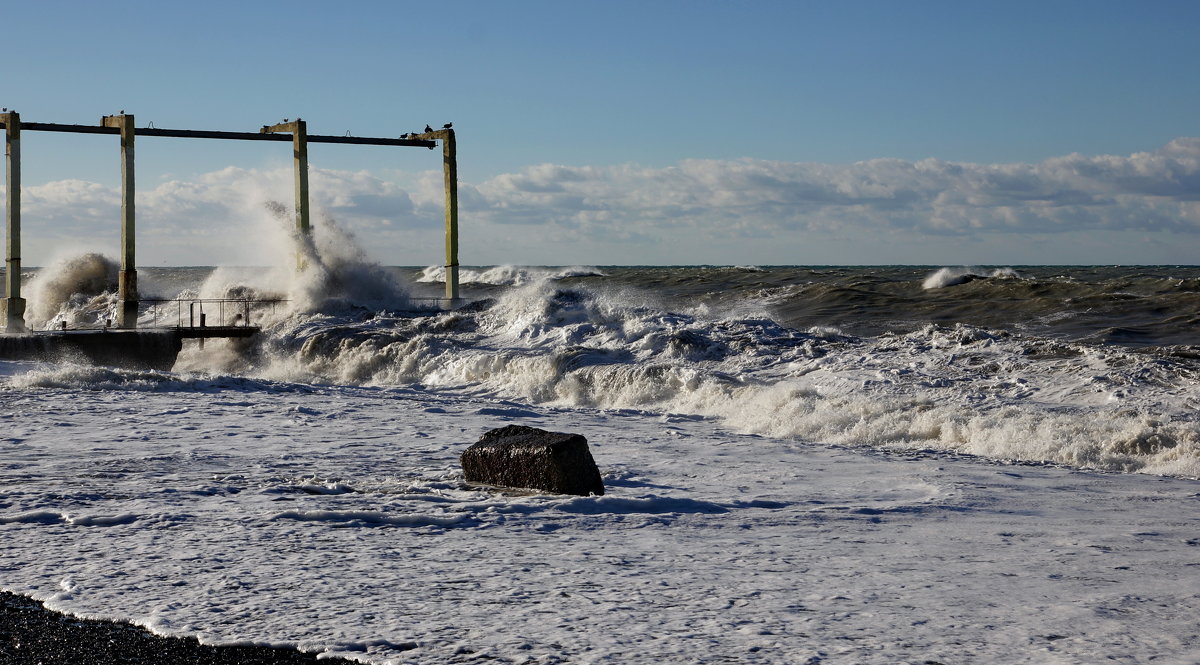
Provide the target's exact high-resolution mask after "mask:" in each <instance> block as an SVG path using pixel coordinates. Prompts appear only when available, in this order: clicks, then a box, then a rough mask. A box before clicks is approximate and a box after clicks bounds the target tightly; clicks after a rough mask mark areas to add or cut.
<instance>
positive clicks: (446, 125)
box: [442, 122, 454, 129]
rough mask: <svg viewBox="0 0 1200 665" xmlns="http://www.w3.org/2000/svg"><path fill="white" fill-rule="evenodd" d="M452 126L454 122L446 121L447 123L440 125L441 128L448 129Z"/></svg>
mask: <svg viewBox="0 0 1200 665" xmlns="http://www.w3.org/2000/svg"><path fill="white" fill-rule="evenodd" d="M453 126H454V123H452V122H448V123H446V124H444V125H442V129H450V128H451V127H453Z"/></svg>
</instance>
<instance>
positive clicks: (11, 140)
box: [0, 111, 25, 333]
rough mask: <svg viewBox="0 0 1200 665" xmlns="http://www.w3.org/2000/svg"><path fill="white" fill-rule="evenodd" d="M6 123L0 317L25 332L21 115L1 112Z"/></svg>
mask: <svg viewBox="0 0 1200 665" xmlns="http://www.w3.org/2000/svg"><path fill="white" fill-rule="evenodd" d="M0 122H3V123H4V127H5V131H4V156H5V165H6V167H7V179H6V180H5V190H4V191H5V192H6V194H7V198H8V200H7V201H6V206H5V210H6V214H5V221H6V224H5V243H4V299H3V300H0V319H3V321H4V331H5V332H10V333H16V332H25V299H24V298H22V297H21V116H20V115H19V114H18V113H17V112H16V111H13V112H11V113H0Z"/></svg>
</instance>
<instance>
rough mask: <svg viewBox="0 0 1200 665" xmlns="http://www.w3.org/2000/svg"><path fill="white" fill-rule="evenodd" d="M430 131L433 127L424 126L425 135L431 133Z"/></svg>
mask: <svg viewBox="0 0 1200 665" xmlns="http://www.w3.org/2000/svg"><path fill="white" fill-rule="evenodd" d="M432 131H433V127H430V126H429V125H425V133H426V134H428V133H429V132H432Z"/></svg>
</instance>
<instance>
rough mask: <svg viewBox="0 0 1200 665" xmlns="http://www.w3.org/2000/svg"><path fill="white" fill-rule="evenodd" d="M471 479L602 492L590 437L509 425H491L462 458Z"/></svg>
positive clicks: (555, 490) (551, 489) (558, 491)
mask: <svg viewBox="0 0 1200 665" xmlns="http://www.w3.org/2000/svg"><path fill="white" fill-rule="evenodd" d="M459 459H460V461H461V462H462V468H463V475H464V477H465V478H466V480H467V482H470V483H482V484H485V485H499V486H502V487H519V488H525V489H537V490H543V491H546V492H553V493H555V494H577V495H580V496H587V495H589V494H597V495H599V494H604V481H603V480H602V479H601V478H600V470H599V469H598V468H596V462H595V460H593V459H592V453H591V450H589V449H588V444H587V439H586V438H584V437H583V436H582V435H579V434H567V433H564V432H547V431H546V430H543V429H538V428H536V427H526V426H524V425H509V426H507V427H501V428H498V429H494V430H491V431H489V432H487V433H485V434H484V435H483V437H482V438H481V439H479V441H477V442H476V443H474V444H472V445H471V447H469V448H467V449H466V450H464V451H463V453H462V455H461V457H460V458H459Z"/></svg>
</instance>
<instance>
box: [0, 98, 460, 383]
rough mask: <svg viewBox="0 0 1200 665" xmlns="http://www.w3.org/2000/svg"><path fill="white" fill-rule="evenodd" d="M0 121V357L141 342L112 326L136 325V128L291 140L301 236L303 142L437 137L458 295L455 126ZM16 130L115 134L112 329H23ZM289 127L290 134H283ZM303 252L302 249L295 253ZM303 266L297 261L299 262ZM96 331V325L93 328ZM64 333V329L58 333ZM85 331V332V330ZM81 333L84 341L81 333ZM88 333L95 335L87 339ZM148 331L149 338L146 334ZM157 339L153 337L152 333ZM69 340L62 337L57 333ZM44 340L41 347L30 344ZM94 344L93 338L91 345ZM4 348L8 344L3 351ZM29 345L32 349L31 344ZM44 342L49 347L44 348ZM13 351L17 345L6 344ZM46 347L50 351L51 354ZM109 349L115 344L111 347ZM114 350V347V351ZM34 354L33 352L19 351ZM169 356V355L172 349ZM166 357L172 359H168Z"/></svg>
mask: <svg viewBox="0 0 1200 665" xmlns="http://www.w3.org/2000/svg"><path fill="white" fill-rule="evenodd" d="M0 127H3V128H4V130H5V158H6V159H5V166H6V182H5V184H6V188H5V191H6V193H7V200H6V207H5V220H6V226H5V279H4V297H3V298H2V299H0V325H3V328H2V329H0V332H3V333H5V334H3V335H0V337H2V338H3V340H4V341H3V344H2V345H0V358H8V357H10V356H6V355H4V354H5V353H8V352H9V351H12V350H13V349H18V350H19V349H25V351H20V353H26V352H28V353H35V355H36V354H41V353H43V351H45V352H46V353H51V352H53V353H57V352H58V351H56V349H57V350H63V349H65V350H68V351H69V350H70V349H83V351H80V353H83V354H84V355H85V356H88V357H93V358H107V357H109V355H106V354H109V351H101V350H93V351H88V349H109V350H111V349H113V348H118V347H119V348H125V346H128V347H129V348H134V347H139V344H140V342H138V343H132V342H127V341H126V340H141V339H143V338H141V337H128V338H121V337H117V336H116V333H117V332H123V331H129V332H133V331H134V329H135V328H137V320H138V311H139V306H140V305H141V304H142V301H141V297H140V294H139V293H138V280H137V256H136V239H137V233H136V217H137V215H136V208H135V191H136V188H135V184H136V183H135V180H136V179H135V171H134V168H135V160H134V142H135V137H136V136H137V135H139V134H140V135H142V136H160V137H175V138H202V139H235V140H257V141H291V143H292V156H293V167H294V172H295V197H296V228H297V232H298V233H299V234H300V235H301V237H305V238H306V237H308V236H309V235H310V234H311V232H312V224H311V220H310V209H309V186H308V144H309V143H342V144H350V145H386V146H406V147H421V148H429V149H430V150H432V149H434V148H436V147H437V142H438V141H441V142H442V169H443V179H444V185H445V192H446V220H445V224H446V247H445V249H446V264H445V265H446V294H445V298H446V303H445V304H447V305H449V306H454V305H455V304H456V301H458V300H459V274H458V161H457V159H458V158H457V145H456V143H455V136H454V130H453V129H451V128H450V126H449V125H446V126H445V127H444V128H443V129H440V130H436V131H433V130H431V131H427V132H425V133H424V134H404V135H403V136H402V137H400V138H376V137H361V136H349V135H347V136H323V135H309V134H308V126H307V124H306V123H305V122H304V121H303V120H301V119H299V118H297V119H296V120H295V121H287V120H285V121H284V122H283V123H278V124H275V125H264V126H262V128H261V129H260V130H259V131H257V132H227V131H207V130H187V129H157V128H154V127H145V128H140V129H139V128H137V127H135V126H134V116H133V115H132V114H125V112H124V111H122V112H121V113H120V114H117V115H110V116H103V117H102V118H101V121H100V124H99V125H73V124H58V123H45V122H22V121H21V118H20V115H19V114H18V113H17V112H16V111H12V112H4V113H0ZM23 131H43V132H70V133H79V134H106V135H114V134H116V135H119V136H120V139H121V272H120V277H119V282H118V291H119V293H118V300H119V306H118V308H117V315H116V322H115V323H116V325H117V328H118V329H119V330H106V331H103V332H101V331H90V333H87V334H85V333H84V331H55V332H43V333H37V334H36V335H32V336H30V335H25V334H24V333H26V332H28V331H27V328H26V325H25V306H26V302H25V299H24V298H22V297H21V133H22V132H23ZM288 135H290V136H288ZM302 260H303V257H301V261H302ZM301 267H303V266H301ZM95 333H101V334H99V335H95ZM147 334H153V335H162V334H164V333H162V332H152V331H148V333H147ZM169 334H170V335H173V336H174V337H173V338H176V339H182V337H198V338H201V339H203V338H207V337H242V336H246V335H249V334H253V333H250V332H247V331H245V330H241V329H239V330H226V331H223V332H222V331H218V330H216V329H210V330H209V331H208V332H204V333H203V334H192V333H178V332H175V333H169ZM63 335H71V337H62V336H63ZM88 335H90V336H88ZM85 337H87V339H88V340H89V341H86V342H84V341H79V340H83V339H84V338H85ZM93 337H94V339H92V338H93ZM145 339H151V338H145ZM154 339H157V338H154ZM64 340H69V341H64ZM39 345H44V346H45V349H43V351H37V349H41V348H42V346H39ZM93 345H94V346H93ZM6 349H7V351H6ZM31 349H32V350H31ZM46 349H50V350H49V351H46ZM12 352H13V353H17V351H12ZM53 353H51V355H53ZM114 353H115V352H114ZM118 355H119V354H118ZM19 357H33V356H19ZM172 358H173V356H172ZM172 362H173V361H172Z"/></svg>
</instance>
